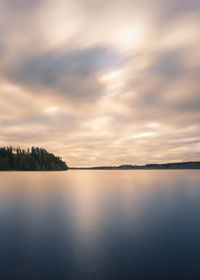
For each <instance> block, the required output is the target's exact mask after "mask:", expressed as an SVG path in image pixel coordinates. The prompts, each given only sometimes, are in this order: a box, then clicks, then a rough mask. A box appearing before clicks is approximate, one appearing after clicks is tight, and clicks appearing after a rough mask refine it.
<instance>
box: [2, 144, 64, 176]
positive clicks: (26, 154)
mask: <svg viewBox="0 0 200 280" xmlns="http://www.w3.org/2000/svg"><path fill="white" fill-rule="evenodd" d="M67 168H68V167H67V165H66V163H65V162H64V161H63V160H62V159H61V158H60V157H57V156H54V154H52V153H48V152H47V151H46V150H45V149H42V148H38V147H32V148H31V149H27V150H24V149H20V148H13V147H2V148H0V170H66V169H67Z"/></svg>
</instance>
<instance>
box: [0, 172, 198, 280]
mask: <svg viewBox="0 0 200 280" xmlns="http://www.w3.org/2000/svg"><path fill="white" fill-rule="evenodd" d="M0 248H1V250H0V275H1V279H5V280H6V279H16V275H17V278H18V279H48V280H51V279H62V280H63V279H69V280H71V279H78V280H79V279H88V280H90V279H92V280H93V279H95V280H96V279H97V280H98V279H103V280H104V279H108V280H112V279H113V280H118V279H120V280H121V279H131V280H132V279H135V280H140V279H147V280H149V279H160V280H163V279H199V277H200V271H199V268H198V266H199V259H200V173H199V171H196V170H187V171H185V170H180V171H178V170H176V171H175V170H172V171H165V170H159V171H158V170H157V171H156V170H153V171H147V170H146V171H145V170H138V171H132V170H127V171H125V170H122V171H120V170H118V171H114V170H113V171H108V170H106V171H102V170H101V171H81V170H79V171H78V170H73V171H67V172H1V173H0Z"/></svg>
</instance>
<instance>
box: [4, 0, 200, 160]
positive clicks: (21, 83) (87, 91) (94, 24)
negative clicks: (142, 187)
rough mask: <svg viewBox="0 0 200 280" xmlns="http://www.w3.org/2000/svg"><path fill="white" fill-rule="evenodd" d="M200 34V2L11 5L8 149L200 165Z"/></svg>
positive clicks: (7, 3)
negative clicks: (36, 147)
mask: <svg viewBox="0 0 200 280" xmlns="http://www.w3.org/2000/svg"><path fill="white" fill-rule="evenodd" d="M199 30H200V2H199V0H191V1H186V0H174V1H172V0H169V1H164V0H150V1H147V0H140V1H131V0H117V1H114V0H111V1H98V0H95V1H94V0H81V1H71V0H58V1H53V0H43V1H38V0H34V1H33V0H28V1H25V0H12V1H11V0H3V1H1V3H0V36H1V40H0V58H1V65H0V81H1V83H0V129H1V135H0V145H14V146H18V145H20V146H23V147H27V146H31V145H40V146H44V147H46V148H47V149H48V150H50V151H52V152H55V153H57V154H59V155H62V156H63V158H64V159H65V160H66V161H67V162H68V164H69V165H71V166H75V165H76V166H90V165H102V164H105V165H109V164H124V163H131V164H134V163H137V164H142V163H148V162H166V161H177V160H180V161H182V160H199V158H200V145H199V142H200V125H199V123H200V86H199V79H200V52H199V45H200V33H199Z"/></svg>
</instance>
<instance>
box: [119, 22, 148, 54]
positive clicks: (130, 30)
mask: <svg viewBox="0 0 200 280" xmlns="http://www.w3.org/2000/svg"><path fill="white" fill-rule="evenodd" d="M142 38H143V31H142V26H139V25H131V26H124V27H122V28H120V29H118V30H117V31H116V32H115V33H114V42H115V44H116V45H117V46H118V47H120V49H122V50H123V51H124V50H125V51H126V50H129V49H131V48H133V47H138V46H139V45H140V44H141V42H142Z"/></svg>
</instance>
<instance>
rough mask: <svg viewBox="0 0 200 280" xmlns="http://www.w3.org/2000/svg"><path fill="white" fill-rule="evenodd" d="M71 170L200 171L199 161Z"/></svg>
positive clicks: (74, 168) (72, 168) (76, 168)
mask: <svg viewBox="0 0 200 280" xmlns="http://www.w3.org/2000/svg"><path fill="white" fill-rule="evenodd" d="M68 168H69V169H71V170H177V169H178V170H188V169H200V161H190V162H176V163H162V164H146V165H120V166H97V167H68Z"/></svg>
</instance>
